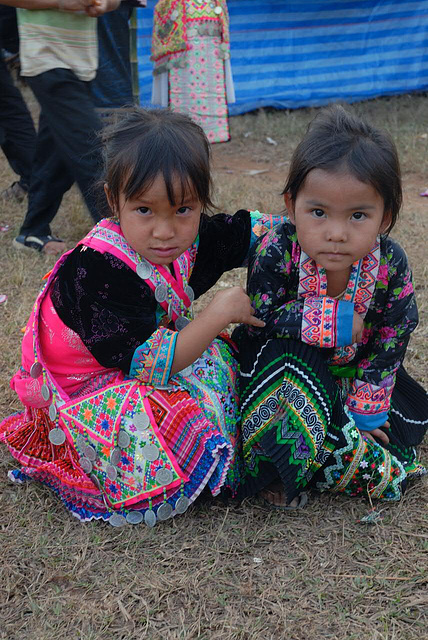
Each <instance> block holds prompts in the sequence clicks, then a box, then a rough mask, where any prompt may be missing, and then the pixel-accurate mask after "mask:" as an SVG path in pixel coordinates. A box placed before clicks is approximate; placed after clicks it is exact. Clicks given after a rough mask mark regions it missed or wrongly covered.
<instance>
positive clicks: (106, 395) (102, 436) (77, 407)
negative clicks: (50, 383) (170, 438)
mask: <svg viewBox="0 0 428 640" xmlns="http://www.w3.org/2000/svg"><path fill="white" fill-rule="evenodd" d="M146 392H147V389H146V387H144V386H142V385H141V384H140V383H138V382H135V381H134V380H133V381H129V382H126V383H123V384H121V385H116V386H114V387H111V388H107V389H104V390H101V391H99V392H98V393H96V394H92V395H91V396H89V397H88V398H85V399H83V400H79V401H78V402H73V403H72V404H71V405H64V407H63V408H62V409H61V410H60V417H61V418H60V420H61V425H62V427H63V428H64V430H65V431H66V434H67V435H68V437H69V438H70V439H71V441H72V442H73V446H74V448H75V450H76V451H77V453H78V454H79V455H80V456H81V457H85V456H86V450H87V448H88V445H89V446H90V447H92V449H93V450H94V452H95V453H94V460H93V461H92V471H91V473H93V474H94V475H95V477H96V478H97V480H98V483H99V485H100V487H101V488H102V490H103V494H104V496H105V497H106V499H107V502H108V504H109V505H111V506H112V507H114V508H116V507H118V506H121V505H122V506H123V505H125V506H129V505H131V504H133V503H135V502H138V501H140V500H141V498H142V496H143V495H144V497H145V499H147V498H149V497H155V496H158V495H160V494H161V495H162V496H163V493H164V491H165V483H163V482H161V481H160V480H159V475H157V472H158V471H159V469H165V470H168V471H169V473H170V479H169V482H168V489H169V490H170V491H171V490H172V489H174V488H176V487H177V486H179V485H180V484H181V483H182V481H187V476H186V474H184V473H182V471H181V470H180V467H179V466H178V465H177V463H176V461H175V459H174V457H173V455H172V453H171V451H170V449H169V447H168V446H167V444H166V442H165V439H164V438H163V436H162V434H161V433H160V431H159V429H158V427H157V424H156V422H155V421H154V419H153V416H152V412H151V410H150V405H149V404H148V402H147V400H146V399H145V396H146ZM92 408H93V410H92ZM135 414H146V415H147V417H148V425H147V426H146V427H145V428H144V429H140V428H139V427H138V423H136V424H135V423H134V415H135ZM119 433H120V435H121V437H122V438H123V437H124V436H123V434H126V436H127V437H128V440H129V442H128V444H127V445H126V446H122V447H121V446H120V443H121V441H120V439H118V438H119ZM148 446H149V447H151V450H152V451H153V450H154V451H156V456H155V459H154V460H153V459H152V458H153V456H147V455H146V454H145V451H146V450H147V447H148ZM115 449H116V450H120V458H119V459H118V460H117V461H116V460H115V463H114V465H112V453H113V451H114V450H115ZM112 466H114V468H115V474H114V475H112V474H111V472H110V473H109V469H111V467H112ZM161 477H162V476H161Z"/></svg>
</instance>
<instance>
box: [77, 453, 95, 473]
mask: <svg viewBox="0 0 428 640" xmlns="http://www.w3.org/2000/svg"><path fill="white" fill-rule="evenodd" d="M79 464H80V466H81V467H82V470H83V472H84V473H86V474H88V473H91V471H92V462H91V461H90V460H89V458H85V457H84V456H82V457H81V458H79Z"/></svg>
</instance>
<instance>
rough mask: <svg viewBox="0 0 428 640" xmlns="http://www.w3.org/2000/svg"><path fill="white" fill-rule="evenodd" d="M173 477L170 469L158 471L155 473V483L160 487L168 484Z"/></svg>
mask: <svg viewBox="0 0 428 640" xmlns="http://www.w3.org/2000/svg"><path fill="white" fill-rule="evenodd" d="M173 478H174V476H173V474H172V471H171V470H170V469H165V468H164V469H158V470H157V471H156V482H158V483H159V484H161V485H167V484H170V483H171V482H172V480H173Z"/></svg>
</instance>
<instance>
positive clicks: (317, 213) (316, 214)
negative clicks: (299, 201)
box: [312, 209, 324, 218]
mask: <svg viewBox="0 0 428 640" xmlns="http://www.w3.org/2000/svg"><path fill="white" fill-rule="evenodd" d="M312 213H313V215H314V217H315V218H322V217H323V216H324V211H323V210H322V209H312Z"/></svg>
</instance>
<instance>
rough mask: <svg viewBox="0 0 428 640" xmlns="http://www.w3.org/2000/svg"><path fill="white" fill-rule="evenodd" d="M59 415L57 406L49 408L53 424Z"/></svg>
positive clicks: (52, 405)
mask: <svg viewBox="0 0 428 640" xmlns="http://www.w3.org/2000/svg"><path fill="white" fill-rule="evenodd" d="M57 415H58V411H57V410H56V406H55V405H54V404H51V406H50V407H49V418H50V419H51V420H52V422H53V421H54V420H56V417H57Z"/></svg>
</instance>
